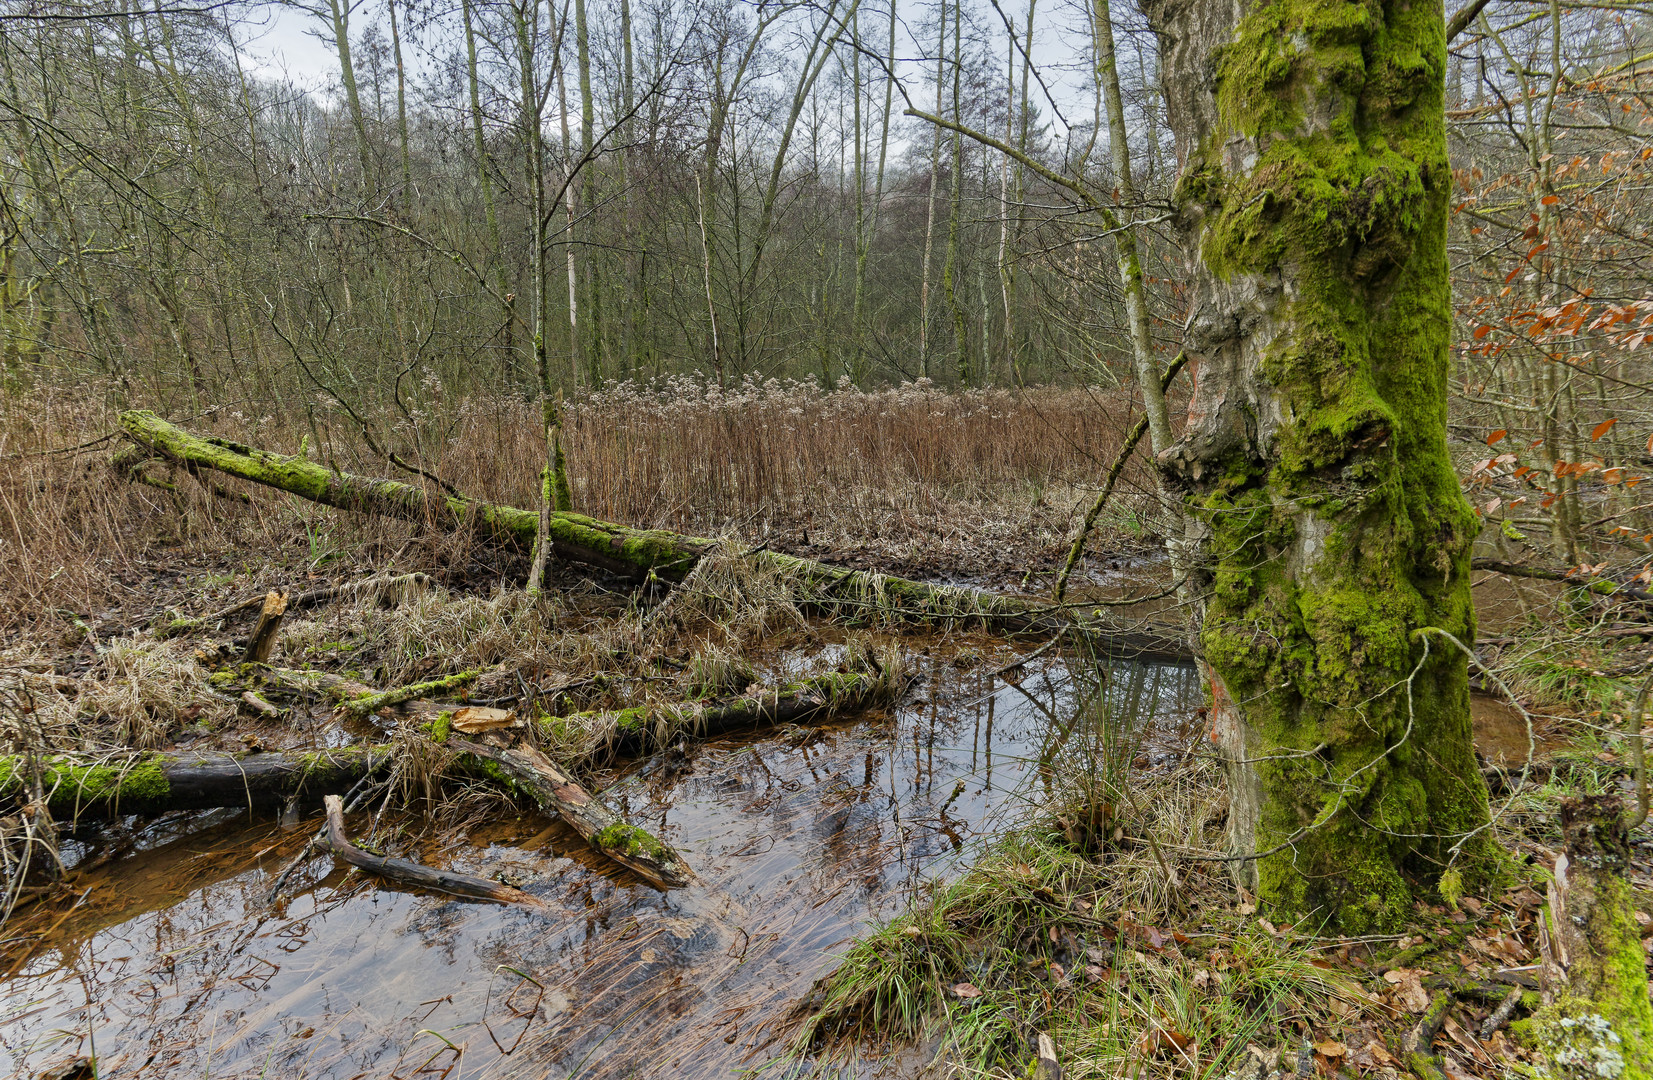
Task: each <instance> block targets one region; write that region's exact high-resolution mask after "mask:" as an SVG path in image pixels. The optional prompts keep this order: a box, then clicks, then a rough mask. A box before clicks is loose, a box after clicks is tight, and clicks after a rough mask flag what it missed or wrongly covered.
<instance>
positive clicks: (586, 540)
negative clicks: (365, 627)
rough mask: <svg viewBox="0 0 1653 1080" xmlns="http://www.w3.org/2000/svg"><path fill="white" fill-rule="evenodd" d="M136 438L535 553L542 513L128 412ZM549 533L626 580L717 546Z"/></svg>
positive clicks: (629, 535)
mask: <svg viewBox="0 0 1653 1080" xmlns="http://www.w3.org/2000/svg"><path fill="white" fill-rule="evenodd" d="M121 428H122V430H123V431H125V433H126V434H127V436H128V437H129V438H131V439H132V440H133V441H134V442H136V443H137V444H138V445H140V446H143V447H145V448H147V449H149V450H151V451H153V452H154V453H156V454H159V455H161V456H163V457H165V458H168V459H170V460H172V461H176V462H179V463H180V464H184V465H188V466H191V467H193V468H204V469H215V470H217V471H219V472H222V473H227V474H229V475H230V476H237V477H240V478H241V479H243V480H250V481H252V482H253V483H255V484H263V485H264V486H266V487H273V488H278V489H280V490H282V491H286V492H290V493H292V494H294V495H297V496H299V497H301V498H305V499H309V500H310V501H311V502H317V503H321V504H322V505H323V506H333V507H337V508H339V509H341V510H354V511H360V512H363V513H376V514H383V515H385V516H387V517H393V518H399V519H401V520H404V521H415V522H422V523H425V524H429V525H433V526H437V527H441V528H469V529H475V530H476V531H477V532H478V533H479V534H480V535H482V536H484V537H486V538H488V539H490V540H495V541H500V542H504V543H508V544H511V545H513V546H517V547H520V548H522V549H523V550H524V551H526V550H529V549H530V548H532V547H533V545H534V532H535V529H536V528H537V526H538V523H539V513H538V512H537V511H534V510H519V509H517V508H516V507H513V506H500V505H498V504H496V503H490V502H483V501H482V500H479V499H469V498H462V497H458V496H454V495H445V494H440V495H439V494H435V493H432V492H429V491H426V490H425V489H423V488H420V487H415V486H414V485H412V484H404V483H401V482H399V481H396V480H384V479H375V478H373V477H367V476H358V475H355V474H353V473H347V472H341V471H338V470H334V469H329V468H327V467H326V466H324V465H318V464H317V463H315V462H313V461H310V460H309V459H307V458H302V457H290V456H288V455H286V454H274V453H271V452H269V451H267V450H258V449H255V448H253V447H251V446H247V445H245V444H243V443H237V442H230V441H229V440H227V439H215V438H209V437H205V436H201V435H196V434H194V433H193V432H189V431H185V430H184V429H183V428H181V427H178V426H177V425H175V424H170V423H168V422H166V421H165V420H162V419H161V418H160V417H159V416H156V415H155V414H154V413H152V412H149V411H147V410H137V411H131V412H124V413H122V414H121ZM549 531H550V536H551V540H552V543H553V545H554V547H553V553H554V554H555V555H557V556H558V557H559V558H563V559H571V560H573V561H575V562H582V563H587V564H589V565H593V566H600V567H602V568H604V569H607V570H612V571H614V572H615V573H619V574H623V575H627V576H642V575H647V574H648V572H649V571H651V570H652V571H654V572H655V573H656V574H658V575H659V576H660V577H663V578H666V579H667V580H672V581H675V580H679V579H681V578H682V577H683V576H684V575H685V574H687V573H688V572H689V570H690V569H692V568H693V567H694V564H695V563H696V562H698V561H700V557H701V556H702V555H704V554H705V553H706V552H707V551H710V550H711V549H712V548H713V547H714V546H715V544H714V543H713V541H711V540H699V539H696V538H694V537H687V536H681V535H679V534H677V533H671V532H660V531H653V530H648V529H628V528H625V527H623V526H619V525H611V524H609V523H607V522H603V521H597V520H595V519H593V518H588V517H584V516H582V515H580V514H571V513H554V514H552V515H551V521H550V525H549Z"/></svg>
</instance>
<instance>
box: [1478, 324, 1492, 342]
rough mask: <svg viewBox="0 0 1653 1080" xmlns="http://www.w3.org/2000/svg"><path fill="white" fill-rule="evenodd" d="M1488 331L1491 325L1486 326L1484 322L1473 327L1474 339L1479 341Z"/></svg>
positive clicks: (1490, 329)
mask: <svg viewBox="0 0 1653 1080" xmlns="http://www.w3.org/2000/svg"><path fill="white" fill-rule="evenodd" d="M1490 333H1492V327H1491V326H1488V325H1487V324H1486V323H1482V324H1481V325H1480V326H1477V327H1476V328H1475V340H1476V341H1480V340H1481V339H1482V338H1484V337H1486V336H1487V335H1488V334H1490Z"/></svg>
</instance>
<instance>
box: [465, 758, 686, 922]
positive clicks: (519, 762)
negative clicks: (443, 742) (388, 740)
mask: <svg viewBox="0 0 1653 1080" xmlns="http://www.w3.org/2000/svg"><path fill="white" fill-rule="evenodd" d="M448 745H449V746H450V747H451V748H453V749H454V750H457V751H459V752H460V753H462V754H468V755H470V756H471V757H472V758H474V759H476V760H477V761H478V762H479V763H480V764H481V766H482V771H483V772H484V774H485V775H487V776H489V777H490V778H491V779H494V780H496V781H498V780H503V781H504V782H505V783H506V784H507V785H508V786H510V787H511V788H513V789H515V790H518V791H521V792H523V793H524V794H526V795H528V796H529V797H531V798H532V799H533V800H534V801H535V802H536V803H538V804H539V806H540V809H542V810H544V811H546V812H547V813H551V814H555V815H557V816H558V817H560V818H562V819H563V820H564V821H566V822H568V824H569V825H570V826H572V827H573V829H574V831H575V832H577V833H579V834H580V836H581V838H582V839H584V840H585V841H586V842H587V843H589V844H590V845H591V846H592V848H593V849H594V850H596V851H597V852H598V853H599V854H602V855H605V856H607V857H608V858H610V859H613V860H614V861H615V862H617V863H619V864H621V865H622V866H625V867H627V868H629V869H631V870H633V871H635V872H636V873H638V874H639V875H641V876H642V877H643V878H645V879H646V880H648V881H650V882H652V883H653V884H655V885H657V886H659V887H660V888H662V889H678V888H682V887H683V886H685V885H687V884H688V883H689V882H691V881H693V880H694V872H693V871H691V870H690V869H689V865H688V863H686V862H684V861H683V857H682V856H681V855H679V854H678V853H677V852H676V851H675V850H673V849H672V847H671V846H670V845H669V844H666V843H663V842H662V841H660V840H658V839H656V838H655V837H654V835H653V834H651V833H649V832H648V831H647V830H645V829H640V828H638V827H637V826H635V825H632V824H631V823H630V822H628V821H626V820H625V819H623V818H622V817H620V815H618V814H616V813H615V812H614V811H612V810H610V809H609V808H608V807H607V806H604V805H603V804H602V802H601V801H599V800H598V799H597V798H595V797H594V796H593V795H592V794H591V793H590V792H589V791H587V790H586V789H585V788H584V787H582V786H580V784H579V783H578V782H576V781H575V780H574V778H573V777H571V776H569V775H568V774H567V773H566V772H564V771H563V770H562V769H561V768H560V767H558V765H557V763H556V762H554V761H552V760H551V759H550V758H548V757H546V756H545V755H544V754H542V753H540V752H539V751H538V750H536V749H534V748H533V747H532V746H511V747H500V746H489V745H484V744H483V743H479V742H469V741H466V740H464V739H449V740H448Z"/></svg>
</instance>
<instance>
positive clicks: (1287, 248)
mask: <svg viewBox="0 0 1653 1080" xmlns="http://www.w3.org/2000/svg"><path fill="white" fill-rule="evenodd" d="M1146 6H1147V9H1148V12H1149V15H1150V18H1151V19H1152V20H1153V22H1154V25H1155V29H1156V31H1157V32H1158V33H1159V35H1160V43H1161V47H1162V55H1163V59H1162V71H1163V77H1164V81H1165V88H1166V94H1167V106H1168V108H1169V111H1170V119H1171V123H1172V126H1173V128H1174V129H1175V133H1176V139H1177V150H1178V160H1179V162H1180V163H1181V175H1180V178H1179V182H1178V185H1177V189H1176V194H1175V204H1176V207H1175V208H1176V214H1177V221H1178V224H1179V226H1180V228H1181V230H1182V234H1183V239H1184V241H1185V245H1186V251H1187V254H1188V258H1189V263H1190V266H1189V270H1190V275H1189V281H1190V289H1191V295H1190V300H1191V309H1190V313H1189V321H1188V326H1187V336H1186V347H1187V351H1188V354H1189V356H1190V357H1191V358H1193V359H1194V361H1195V365H1196V379H1197V384H1196V390H1195V394H1194V398H1193V402H1192V405H1191V406H1190V413H1189V419H1188V424H1187V428H1186V431H1185V433H1184V435H1183V438H1182V440H1181V441H1180V442H1179V443H1178V444H1177V445H1175V446H1174V447H1172V448H1171V449H1170V450H1168V451H1166V452H1164V453H1163V454H1161V455H1160V464H1161V467H1162V468H1163V469H1165V470H1166V472H1167V473H1168V474H1169V475H1170V476H1171V477H1173V478H1174V479H1175V480H1176V481H1177V482H1178V483H1180V484H1181V485H1182V486H1183V488H1184V489H1185V491H1186V492H1187V495H1188V500H1189V506H1190V508H1191V510H1192V517H1193V518H1194V524H1193V526H1192V528H1193V529H1194V531H1195V537H1194V539H1196V540H1197V541H1198V542H1199V543H1200V545H1201V546H1202V548H1203V551H1204V555H1205V560H1204V564H1203V565H1204V569H1203V571H1201V574H1202V575H1203V580H1201V581H1198V582H1197V584H1200V585H1202V586H1204V588H1203V590H1202V592H1203V595H1204V598H1205V599H1204V622H1203V629H1202V630H1201V635H1200V640H1201V644H1202V647H1203V650H1202V651H1203V653H1204V660H1205V665H1206V668H1207V671H1208V674H1209V676H1210V683H1211V691H1212V695H1213V713H1214V716H1215V718H1216V731H1215V733H1214V738H1215V739H1216V741H1218V742H1219V743H1220V744H1221V745H1222V747H1223V748H1224V749H1225V750H1226V752H1227V754H1228V756H1229V758H1230V760H1231V761H1232V762H1233V769H1232V780H1233V784H1232V809H1231V812H1230V830H1231V841H1232V843H1233V844H1234V846H1235V849H1236V851H1237V852H1239V853H1242V854H1254V855H1256V858H1254V859H1246V860H1244V861H1243V862H1242V863H1240V864H1239V865H1242V866H1243V867H1244V868H1245V870H1246V873H1247V875H1248V877H1249V879H1250V881H1251V882H1252V883H1253V885H1254V887H1256V888H1257V889H1258V891H1259V892H1260V894H1261V896H1262V897H1263V899H1264V900H1265V901H1267V902H1270V903H1273V904H1276V905H1279V906H1281V907H1284V908H1286V909H1289V910H1294V911H1298V912H1311V911H1318V912H1320V913H1322V914H1323V915H1324V916H1326V917H1329V918H1330V919H1331V920H1332V921H1333V922H1334V923H1335V924H1336V925H1338V926H1340V927H1342V928H1344V929H1346V930H1361V929H1366V928H1376V927H1394V926H1397V925H1399V924H1401V923H1402V922H1403V921H1405V920H1406V918H1407V916H1408V914H1409V913H1410V911H1411V905H1412V902H1413V901H1414V899H1416V898H1418V897H1420V896H1422V895H1424V894H1425V891H1426V890H1427V891H1428V892H1429V893H1433V891H1434V889H1435V888H1436V887H1437V886H1440V887H1442V890H1443V891H1447V892H1450V891H1451V890H1452V889H1453V888H1455V887H1458V886H1457V883H1458V882H1462V883H1463V885H1464V886H1468V887H1473V886H1474V885H1475V884H1477V883H1478V881H1480V880H1481V879H1483V878H1484V876H1485V875H1486V874H1487V873H1488V872H1489V871H1490V870H1491V868H1492V867H1493V866H1494V865H1495V849H1494V845H1493V843H1492V837H1491V835H1490V830H1489V829H1487V828H1485V826H1486V824H1487V821H1488V806H1487V792H1486V788H1485V785H1484V784H1483V782H1482V779H1481V776H1480V773H1479V772H1478V771H1477V769H1476V764H1475V757H1474V752H1473V748H1472V746H1471V740H1470V723H1469V688H1468V677H1467V670H1466V659H1465V656H1464V655H1463V654H1462V652H1460V650H1459V647H1458V645H1457V644H1456V642H1462V643H1465V644H1469V643H1472V642H1473V640H1474V631H1475V616H1474V611H1473V608H1472V606H1471V601H1470V582H1469V547H1470V543H1471V541H1472V539H1473V538H1474V535H1475V532H1476V523H1475V519H1474V517H1473V516H1472V513H1471V511H1470V508H1469V506H1468V504H1467V503H1466V502H1465V501H1464V498H1463V496H1462V495H1461V493H1460V491H1459V487H1458V480H1457V477H1456V475H1455V474H1454V472H1453V468H1452V463H1451V461H1450V460H1449V458H1448V456H1447V446H1446V402H1447V368H1448V356H1447V347H1448V335H1449V333H1450V329H1451V318H1452V316H1451V309H1450V307H1449V296H1448V281H1447V259H1446V223H1447V212H1448V206H1447V198H1448V194H1449V185H1450V182H1451V173H1450V170H1449V168H1448V164H1447V154H1446V126H1445V114H1444V109H1443V79H1442V76H1443V72H1444V70H1445V66H1446V35H1445V28H1444V19H1443V16H1442V7H1441V3H1440V2H1439V0H1387V2H1378V0H1373V2H1368V3H1359V2H1347V0H1261V2H1250V3H1231V2H1228V0H1150V2H1149V3H1148V4H1147V5H1146ZM1431 628H1432V629H1431ZM1448 635H1450V637H1449V636H1448ZM1443 876H1445V877H1446V883H1445V885H1444V886H1441V880H1442V878H1443Z"/></svg>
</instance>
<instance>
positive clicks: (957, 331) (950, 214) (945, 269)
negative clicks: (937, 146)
mask: <svg viewBox="0 0 1653 1080" xmlns="http://www.w3.org/2000/svg"><path fill="white" fill-rule="evenodd" d="M963 22H964V12H963V9H962V5H961V3H960V0H953V122H954V123H958V124H962V123H964V109H963V97H962V94H961V92H960V91H961V86H960V84H961V83H962V82H963V81H964V54H963V49H962V48H961V46H962V44H963V36H962V34H961V31H960V26H961V24H962V23H963ZM952 170H953V175H952V177H951V178H950V180H949V183H948V185H947V255H946V258H945V259H944V260H943V261H942V264H941V291H942V294H943V295H944V296H946V298H947V306H948V308H950V309H951V310H952V314H953V359H954V366H955V369H956V370H957V372H958V382H959V386H961V387H968V386H969V385H970V382H971V379H970V352H969V345H968V342H967V341H966V340H965V326H964V305H963V304H962V303H961V302H960V301H959V297H958V281H957V277H958V263H959V211H960V208H961V207H960V204H961V202H962V201H963V195H962V192H963V186H962V185H963V183H964V136H963V135H960V134H959V132H958V129H957V128H954V129H953V164H952Z"/></svg>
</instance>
